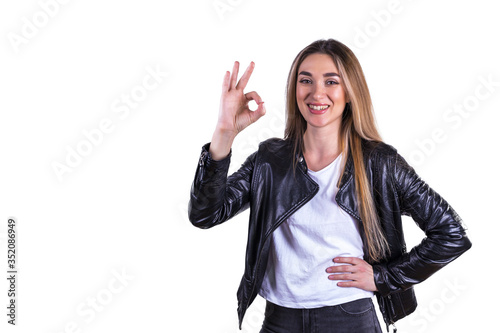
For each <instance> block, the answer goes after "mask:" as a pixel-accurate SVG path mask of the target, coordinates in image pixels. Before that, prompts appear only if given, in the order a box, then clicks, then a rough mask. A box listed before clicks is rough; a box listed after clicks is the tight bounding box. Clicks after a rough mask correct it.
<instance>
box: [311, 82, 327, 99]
mask: <svg viewBox="0 0 500 333" xmlns="http://www.w3.org/2000/svg"><path fill="white" fill-rule="evenodd" d="M312 94H313V97H314V99H317V100H321V99H322V97H323V96H325V87H324V86H323V84H322V83H321V82H317V83H316V84H314V85H313V91H312Z"/></svg>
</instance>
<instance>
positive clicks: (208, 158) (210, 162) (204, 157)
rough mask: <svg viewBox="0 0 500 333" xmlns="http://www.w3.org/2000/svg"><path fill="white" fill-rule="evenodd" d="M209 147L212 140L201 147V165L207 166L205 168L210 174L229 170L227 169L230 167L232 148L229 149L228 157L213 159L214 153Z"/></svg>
mask: <svg viewBox="0 0 500 333" xmlns="http://www.w3.org/2000/svg"><path fill="white" fill-rule="evenodd" d="M209 149H210V142H209V143H206V144H205V145H203V147H202V148H201V155H200V160H199V165H200V166H205V170H206V171H207V172H208V174H215V173H218V172H219V171H226V172H227V170H228V169H229V164H230V162H231V154H232V149H231V150H230V151H229V154H228V155H227V156H226V157H224V158H223V159H222V160H218V161H216V160H214V159H212V154H210V152H209Z"/></svg>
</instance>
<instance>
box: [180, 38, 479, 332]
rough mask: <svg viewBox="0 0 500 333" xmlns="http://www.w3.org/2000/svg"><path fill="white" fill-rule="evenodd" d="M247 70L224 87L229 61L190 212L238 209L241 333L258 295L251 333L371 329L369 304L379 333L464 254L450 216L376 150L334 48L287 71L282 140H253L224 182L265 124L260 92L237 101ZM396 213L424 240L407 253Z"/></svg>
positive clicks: (378, 145)
mask: <svg viewBox="0 0 500 333" xmlns="http://www.w3.org/2000/svg"><path fill="white" fill-rule="evenodd" d="M253 68H254V63H253V62H252V63H251V64H250V66H249V67H248V68H247V70H246V71H245V73H244V74H243V76H242V77H241V79H240V80H239V81H238V82H237V76H238V69H239V64H238V62H235V64H234V67H233V72H232V73H229V72H226V74H225V76H224V80H223V86H222V97H221V104H220V112H219V118H218V122H217V126H216V129H215V131H214V134H213V137H212V141H211V142H210V143H207V144H206V145H204V146H203V148H202V153H201V156H200V160H199V165H198V168H197V170H196V174H195V179H194V182H193V186H192V188H191V198H190V203H189V218H190V221H191V222H192V223H193V224H194V225H195V226H197V227H200V228H210V227H212V226H215V225H217V224H220V223H222V222H225V221H227V220H228V219H230V218H231V217H233V216H235V215H236V214H238V213H240V212H241V211H243V210H245V209H246V208H248V207H250V221H249V232H248V243H247V249H246V262H245V272H244V275H243V277H242V280H241V283H240V287H239V289H238V292H237V296H238V316H239V323H240V329H241V323H242V320H243V316H244V314H245V311H246V310H247V308H248V307H249V306H250V304H251V303H252V302H253V300H254V299H255V297H256V296H257V294H260V295H261V296H262V297H264V298H265V299H266V302H267V303H266V311H265V318H264V323H263V326H262V330H261V332H262V333H266V332H288V333H291V332H353V331H355V332H380V331H381V330H380V324H379V323H378V320H377V318H376V314H375V311H374V306H373V303H372V301H371V298H372V296H373V295H376V297H377V300H378V303H379V307H380V310H381V313H382V315H383V318H384V321H385V323H386V325H387V330H389V325H390V324H394V323H395V322H396V321H397V320H399V319H401V318H403V317H405V316H406V315H408V314H410V313H412V312H413V311H414V310H415V308H416V306H417V303H416V298H415V294H414V291H413V285H414V284H416V283H419V282H422V281H423V280H425V279H426V278H428V277H429V276H430V275H432V274H433V273H434V272H436V271H437V270H438V269H440V268H442V267H443V266H445V265H446V264H448V263H449V262H451V261H452V260H454V259H456V258H457V257H458V256H460V255H461V254H462V253H463V252H465V251H466V250H468V249H469V248H470V246H471V243H470V241H469V239H468V238H467V236H466V233H465V231H464V228H463V226H462V223H461V219H460V217H459V216H458V215H457V213H456V212H455V211H454V210H453V208H452V207H451V206H449V204H448V203H447V202H446V201H445V200H444V199H443V198H442V197H440V196H439V194H437V193H436V192H435V191H433V190H432V189H431V188H430V187H429V186H428V185H427V184H426V183H425V182H424V181H422V180H421V179H420V178H419V177H418V175H417V174H416V173H415V171H414V169H413V168H412V167H411V166H409V165H408V164H407V163H406V161H405V160H404V159H403V158H402V157H401V156H400V155H399V154H398V153H397V151H396V150H395V149H394V148H393V147H392V146H390V145H388V144H385V143H384V142H382V139H381V138H380V135H379V134H378V131H377V129H376V126H375V122H374V117H373V112H372V104H371V99H370V94H369V91H368V87H367V85H366V81H365V78H364V75H363V72H362V69H361V66H360V65H359V62H358V60H357V59H356V57H355V56H354V54H353V53H352V51H351V50H350V49H349V48H347V47H346V46H345V45H343V44H342V43H340V42H338V41H336V40H333V39H329V40H318V41H316V42H313V43H312V44H310V45H309V46H307V47H306V48H304V49H303V50H302V51H301V52H300V53H299V54H298V55H297V57H296V58H295V60H294V62H293V64H292V67H291V69H290V73H289V77H288V83H287V105H286V107H287V123H286V129H285V138H284V139H277V138H272V139H268V140H266V141H264V142H262V143H261V144H260V145H259V149H258V150H257V151H256V152H255V153H253V154H252V155H250V156H249V157H248V158H247V159H246V161H245V162H244V163H243V165H242V166H241V168H240V169H239V170H238V171H237V172H235V173H233V174H232V175H231V176H229V177H228V176H227V171H228V168H229V163H230V157H231V145H232V142H233V140H234V138H235V137H236V135H237V134H238V133H240V132H241V131H242V130H243V129H244V128H246V127H247V126H248V125H250V124H252V123H253V122H255V121H257V120H258V119H259V118H260V117H261V116H263V115H264V114H265V106H264V102H263V101H262V99H261V98H260V96H259V95H258V94H257V93H256V92H254V91H252V92H249V93H244V92H243V90H244V89H245V86H246V84H247V82H248V80H249V79H250V75H251V73H252V71H253ZM250 100H254V101H255V102H257V104H258V108H257V110H255V111H250V110H249V108H248V102H249V101H250ZM402 215H409V216H411V217H412V218H413V219H414V220H415V222H417V224H418V225H419V226H420V228H421V229H422V230H424V231H425V233H426V238H425V239H424V240H422V242H421V243H420V244H419V245H418V246H416V247H415V248H413V249H412V250H411V251H410V252H407V251H406V246H405V241H404V236H403V229H402V224H401V216H402Z"/></svg>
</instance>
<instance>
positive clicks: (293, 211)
mask: <svg viewBox="0 0 500 333" xmlns="http://www.w3.org/2000/svg"><path fill="white" fill-rule="evenodd" d="M305 176H306V178H307V179H309V180H310V181H311V182H313V184H315V185H316V187H315V189H314V191H313V193H312V195H311V196H310V197H309V198H306V200H304V201H303V202H302V203H301V204H299V205H297V206H296V207H295V208H293V209H291V210H290V211H289V212H288V214H286V215H283V217H282V218H281V220H280V221H278V222H277V223H276V225H275V226H274V227H273V228H272V229H271V231H270V232H269V233H268V234H267V236H266V238H265V239H264V243H263V244H265V243H266V242H267V240H268V238H269V236H271V234H272V233H273V232H274V230H276V229H277V228H278V227H279V226H280V225H281V224H282V223H283V222H284V221H285V220H286V219H287V218H288V217H289V216H290V215H292V214H293V213H295V212H296V211H297V210H298V209H299V208H300V207H302V206H304V205H305V204H306V203H307V202H308V201H309V200H311V199H312V198H313V197H314V195H315V194H316V193H318V191H319V186H318V184H316V182H315V181H314V180H312V179H311V177H309V175H308V174H307V173H305ZM261 257H262V251H260V253H259V257H258V258H257V264H256V265H255V267H256V269H258V268H259V263H260V259H261ZM255 273H257V271H256V272H255ZM255 275H256V274H255ZM255 275H254V278H253V283H252V289H251V291H250V294H249V296H250V295H252V294H253V291H254V289H255V284H256V281H255ZM250 298H251V297H249V298H248V300H247V304H246V307H245V311H246V310H247V309H248V307H249V306H250Z"/></svg>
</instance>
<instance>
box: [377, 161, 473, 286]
mask: <svg viewBox="0 0 500 333" xmlns="http://www.w3.org/2000/svg"><path fill="white" fill-rule="evenodd" d="M394 161H395V162H394V166H393V168H394V183H395V191H396V194H397V197H398V198H399V205H400V209H401V214H402V215H407V216H410V217H412V218H413V220H414V221H415V222H416V223H417V224H418V226H419V227H420V229H422V230H423V231H424V232H425V235H426V237H425V238H424V239H423V240H422V242H421V243H420V244H419V245H417V246H415V247H414V248H413V249H412V250H411V251H410V252H409V253H405V254H403V255H402V256H400V257H398V258H396V259H394V260H390V261H389V262H387V263H384V264H377V265H374V267H373V269H374V278H375V284H376V285H377V288H378V290H379V292H380V294H381V295H382V296H387V295H389V294H391V293H394V292H399V291H402V290H406V289H408V288H409V287H411V286H412V285H414V284H417V283H420V282H422V281H424V280H425V279H427V278H428V277H429V276H431V275H432V274H434V273H435V272H436V271H438V270H439V269H441V268H442V267H444V266H445V265H446V264H448V263H450V262H451V261H453V260H455V259H456V258H458V257H459V256H460V255H461V254H463V253H464V252H465V251H467V250H468V249H469V248H470V247H471V245H472V244H471V242H470V240H469V238H468V237H467V235H466V233H465V229H464V227H463V225H462V219H461V218H460V217H459V216H458V214H457V213H456V212H455V210H454V209H453V208H452V207H451V206H450V205H449V204H448V203H447V202H446V200H444V199H443V198H442V197H441V196H440V195H439V194H438V193H436V192H435V191H434V190H433V189H432V188H430V187H429V185H427V184H426V183H425V182H424V181H423V180H422V179H421V178H420V177H419V176H418V175H417V174H416V172H415V170H414V169H413V168H412V167H411V166H410V165H408V163H407V162H406V161H405V160H404V158H403V157H402V156H401V155H399V154H398V153H396V156H395V160H394Z"/></svg>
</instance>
